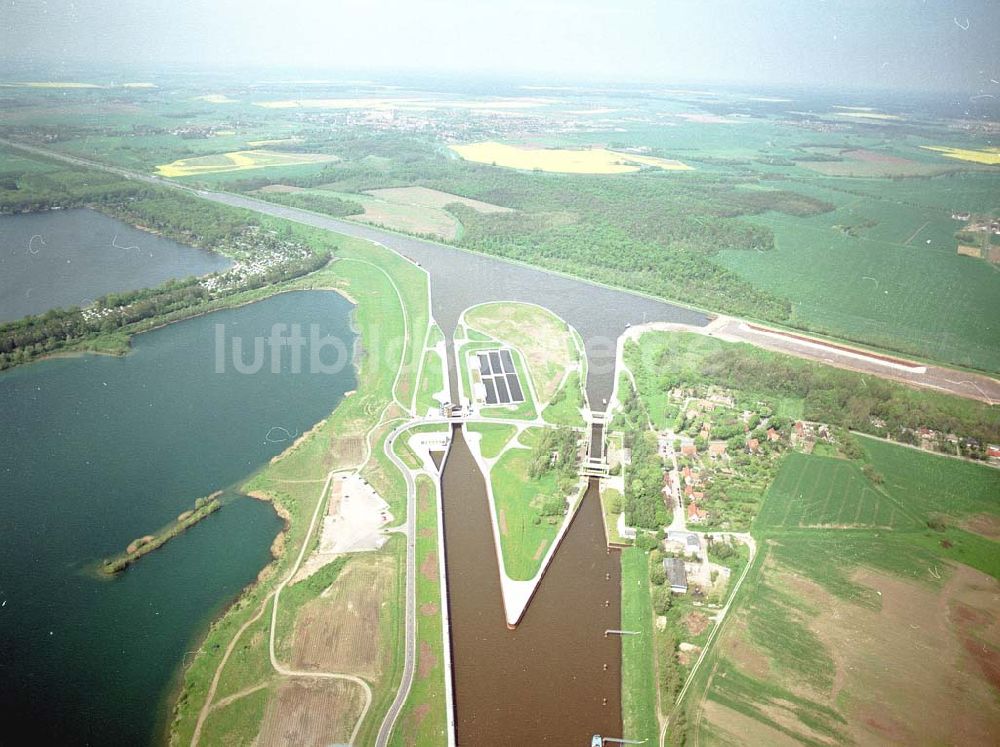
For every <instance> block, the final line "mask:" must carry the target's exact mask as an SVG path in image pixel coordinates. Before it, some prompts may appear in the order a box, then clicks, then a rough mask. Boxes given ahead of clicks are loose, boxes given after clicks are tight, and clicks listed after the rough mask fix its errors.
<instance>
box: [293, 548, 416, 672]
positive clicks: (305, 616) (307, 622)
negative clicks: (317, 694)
mask: <svg viewBox="0 0 1000 747" xmlns="http://www.w3.org/2000/svg"><path fill="white" fill-rule="evenodd" d="M396 583H397V581H396V578H395V568H394V565H393V561H392V558H390V557H385V556H381V555H375V554H370V555H357V556H355V557H354V558H353V559H352V560H351V562H350V563H349V564H348V565H347V567H346V568H345V569H344V571H343V573H341V574H340V576H339V577H338V579H337V581H336V582H335V583H334V584H333V586H332V587H330V589H328V590H327V591H325V592H323V595H322V596H320V597H318V598H317V599H314V600H312V601H310V602H308V603H307V604H305V605H304V606H303V608H302V611H301V613H299V615H298V618H297V619H296V621H295V633H294V638H293V641H292V662H293V666H294V667H295V668H296V669H302V670H306V671H308V670H318V671H328V672H345V673H351V674H357V675H360V676H363V677H367V678H371V679H375V680H377V679H378V678H379V677H380V676H381V674H382V671H383V665H384V659H385V653H386V652H384V651H382V648H381V640H380V630H381V628H380V625H379V620H380V617H381V614H382V609H383V607H384V606H385V605H387V604H391V603H392V602H391V600H392V598H393V596H394V594H395V593H396V591H395V587H396Z"/></svg>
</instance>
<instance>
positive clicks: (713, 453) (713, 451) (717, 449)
mask: <svg viewBox="0 0 1000 747" xmlns="http://www.w3.org/2000/svg"><path fill="white" fill-rule="evenodd" d="M708 455H709V456H710V457H711V458H712V459H720V458H722V457H725V456H726V442H725V441H712V443H710V444H709V445H708Z"/></svg>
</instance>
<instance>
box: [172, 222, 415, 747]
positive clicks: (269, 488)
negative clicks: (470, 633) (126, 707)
mask: <svg viewBox="0 0 1000 747" xmlns="http://www.w3.org/2000/svg"><path fill="white" fill-rule="evenodd" d="M338 242H339V243H340V246H341V249H340V251H339V253H338V254H339V256H340V257H342V258H344V260H343V261H337V262H335V263H333V264H332V265H330V266H328V267H327V268H325V269H324V270H322V271H321V272H318V273H315V274H314V275H311V276H309V277H307V278H303V279H300V280H298V281H296V282H295V283H294V284H292V285H293V286H294V287H297V288H336V289H340V290H343V291H344V292H345V293H347V294H348V295H349V296H350V297H351V298H352V299H353V300H354V301H355V303H356V304H357V308H356V311H355V324H356V326H357V328H358V331H359V333H360V337H361V342H362V345H363V349H362V354H361V356H360V358H359V360H358V366H359V371H358V389H357V392H356V393H355V394H353V395H352V396H349V397H347V398H345V399H344V400H343V402H342V403H341V404H340V406H338V407H337V409H336V410H335V411H334V412H333V414H332V415H331V416H330V417H329V418H327V419H326V420H324V421H322V422H321V423H319V424H318V425H317V426H316V427H315V428H314V429H313V430H312V431H310V432H309V433H308V434H307V435H306V436H305V437H304V438H303V439H301V440H300V441H299V442H297V443H296V444H295V445H294V446H293V447H292V448H290V449H289V450H288V451H286V452H284V453H283V454H282V455H281V456H280V457H278V458H276V459H274V460H272V462H271V463H270V464H268V465H267V466H266V467H264V468H263V469H262V470H260V471H259V472H258V473H257V474H255V475H253V476H252V477H251V478H250V479H248V480H247V482H246V483H245V485H244V486H243V490H244V492H248V493H251V492H252V493H254V494H255V495H257V496H258V497H265V498H268V499H270V500H271V501H273V503H274V505H275V509H276V510H277V511H278V512H279V514H280V515H281V516H282V517H283V518H284V519H285V529H284V531H283V532H282V534H281V535H279V538H278V540H276V543H275V547H274V552H275V560H274V562H273V563H272V564H271V565H270V566H268V567H267V568H266V569H264V570H263V571H262V572H261V574H260V577H259V579H258V582H257V583H256V584H254V585H252V586H251V587H249V588H248V589H246V590H245V591H244V593H243V594H242V595H241V596H240V597H239V599H237V600H236V602H234V604H233V605H232V606H231V607H230V608H229V609H228V610H227V611H226V612H225V613H224V614H223V615H222V616H221V617H220V618H219V619H217V620H216V621H215V622H214V623H213V624H212V626H211V627H210V629H209V630H208V632H207V634H206V636H205V639H204V640H203V641H202V643H201V646H200V647H199V649H198V653H197V654H196V655H195V656H194V658H193V659H192V660H191V661H190V664H189V665H188V667H187V669H186V671H185V672H184V676H183V682H182V684H181V689H180V692H179V695H178V699H177V703H176V707H175V712H174V721H173V724H172V726H171V730H170V742H171V743H172V744H185V745H186V744H190V742H191V739H192V735H193V733H194V729H195V725H196V723H197V721H198V717H199V713H200V712H201V710H202V706H203V705H204V704H205V700H206V698H207V696H208V692H209V688H210V686H211V684H212V681H213V678H214V677H215V675H216V672H217V670H219V669H220V665H221V664H222V662H223V657H224V656H225V654H226V651H227V648H228V647H229V646H230V643H231V642H232V641H234V638H236V636H237V635H238V634H239V637H238V639H237V640H235V643H234V647H233V649H232V654H231V655H230V656H229V658H228V660H226V663H225V667H223V668H222V669H221V671H220V672H219V682H218V688H217V690H216V692H215V697H214V699H213V703H215V704H219V701H220V699H222V698H227V697H229V696H233V700H232V701H227V702H226V703H225V704H221V705H220V707H218V708H217V709H213V710H212V711H211V712H210V714H209V715H208V717H207V719H206V721H205V724H204V727H203V731H202V734H203V743H205V744H207V743H209V742H208V741H207V735H209V734H212V735H215V736H218V739H215V738H214V736H213V740H212V743H222V742H224V741H226V740H227V739H228V740H231V741H233V743H246V742H248V741H252V739H253V738H254V737H255V736H256V735H257V733H258V731H259V728H260V724H261V723H262V720H263V718H264V713H265V710H266V708H267V704H268V702H269V701H270V700H271V697H270V695H269V696H268V697H262V696H261V695H260V693H262V692H268V693H273V690H274V689H275V687H276V682H278V681H279V680H280V678H278V677H277V675H276V674H275V673H274V671H273V669H272V668H271V665H270V661H269V658H268V644H267V638H268V634H269V626H270V608H269V607H268V609H267V610H266V611H264V612H263V614H260V616H259V617H257V619H256V620H254V618H255V617H256V616H257V615H258V613H260V612H261V611H262V608H263V607H264V605H265V603H266V601H267V600H268V599H269V598H270V596H271V595H272V593H273V591H274V589H275V588H276V586H277V584H278V583H279V582H280V581H281V580H282V579H284V578H285V577H286V576H287V575H288V572H289V571H290V569H291V567H292V563H293V562H294V560H295V557H296V556H297V554H298V552H299V550H300V548H301V547H302V546H303V544H309V545H312V544H314V543H315V542H316V536H315V534H314V535H313V536H311V537H310V536H307V529H308V527H309V522H310V520H311V517H312V515H313V512H314V510H315V509H316V507H317V502H318V501H321V500H323V499H324V496H321V495H320V492H321V490H320V488H321V487H322V485H323V483H324V481H325V479H326V475H327V473H328V472H330V471H331V470H335V469H345V468H349V467H352V466H355V465H358V464H360V463H361V461H362V460H363V459H364V457H365V454H366V453H367V446H366V445H365V438H366V434H367V432H368V431H369V429H370V428H371V427H372V426H373V425H374V424H375V421H376V420H377V418H378V417H379V415H380V414H381V413H382V412H383V411H384V410H385V409H386V407H387V406H388V405H389V404H390V403H391V402H392V400H393V398H394V396H395V395H396V394H397V393H399V394H400V395H404V393H405V392H406V391H412V387H413V386H414V382H413V379H414V378H415V375H416V370H417V365H418V364H419V354H420V352H421V351H419V343H418V344H417V345H408V346H406V347H405V349H404V346H403V345H402V344H400V338H401V337H402V335H403V330H404V328H407V327H408V332H409V337H410V340H411V341H412V340H418V341H420V343H422V341H423V340H424V339H425V336H426V332H427V326H426V325H427V323H428V311H427V281H426V276H425V275H424V273H423V272H422V271H420V270H419V269H417V268H416V267H414V266H413V265H412V264H411V263H409V262H406V261H405V260H403V259H401V258H400V257H398V256H397V255H395V254H392V253H391V252H388V251H387V250H384V249H382V248H380V247H376V246H373V245H371V244H369V243H368V242H364V241H360V240H354V239H349V238H346V237H345V238H338ZM348 259H350V260H361V261H347V260H348ZM372 263H374V264H372ZM387 275H388V276H389V277H391V278H393V279H394V280H395V282H396V285H397V287H398V288H399V290H400V293H401V295H402V296H403V300H404V303H405V304H406V309H407V321H408V325H404V316H403V312H402V309H401V308H400V304H399V300H398V299H397V296H396V293H395V291H394V289H393V286H392V284H391V283H390V281H389V277H387ZM401 361H402V364H403V372H402V374H401V376H400V378H399V382H398V385H397V386H394V381H395V377H396V371H397V368H398V366H399V364H400V362H401ZM401 398H402V399H404V401H406V400H405V396H401ZM372 448H373V449H375V451H374V452H373V454H372V461H373V462H374V461H375V460H376V459H378V458H379V457H378V455H380V454H381V444H380V442H379V441H378V440H377V439H376V443H374V444H373V446H372ZM389 467H390V468H391V469H392V470H393V472H394V471H395V468H393V467H391V465H389ZM387 474H388V473H387ZM399 483H402V480H401V479H400V480H399ZM373 484H374V483H373ZM389 487H390V490H389V491H387V493H386V494H385V495H384V496H383V497H385V499H386V500H387V501H388V502H389V503H390V506H392V509H393V511H394V513H396V514H397V515H402V513H401V511H400V509H401V508H402V507H403V506H404V505H405V485H403V487H402V490H403V492H402V495H400V494H399V492H398V491H399V489H400V488H399V484H397V483H395V482H394V483H392V484H391V485H390V486H389ZM396 544H398V543H396ZM390 545H393V543H389V545H387V548H389V546H390ZM390 550H391V548H390ZM402 586H403V585H402V584H400V587H402ZM401 604H402V598H401V596H400V597H399V598H394V599H393V600H392V604H391V605H390V606H393V607H397V609H394V610H390V611H389V613H387V614H390V615H394V616H395V617H396V619H397V620H398V619H399V618H401V616H402V613H401V609H402V607H401ZM244 626H246V627H244ZM241 631H242V632H241ZM387 636H388V637H386V638H384V639H383V640H394V638H393V637H392V636H391V635H388V633H387ZM395 649H396V651H395V654H394V655H396V656H397V658H399V657H398V655H399V651H400V650H401V649H399V647H398V646H397V647H395ZM395 679H398V676H397V675H393V676H391V677H390V676H387V677H386V679H385V680H384V685H382V686H380V687H381V688H389V689H390V690H391V685H390V683H393V682H395ZM261 686H263V688H264V689H256V688H258V687H261ZM378 690H379V688H377V692H376V697H375V702H374V703H373V707H372V710H371V711H370V712H369V714H368V717H367V718H366V722H365V727H364V728H365V730H367V729H368V728H370V727H371V724H372V723H375V727H374V728H376V729H377V723H378V722H379V721H380V720H381V717H382V714H383V713H384V709H385V707H386V705H387V703H388V701H387V700H386V698H385V697H384V696H383V695H381V694H379V692H378ZM243 695H245V696H246V697H243ZM389 701H391V696H389ZM380 709H381V710H380ZM365 733H367V731H366V732H365ZM245 735H249V737H250V738H249V739H243V738H242V737H243V736H245Z"/></svg>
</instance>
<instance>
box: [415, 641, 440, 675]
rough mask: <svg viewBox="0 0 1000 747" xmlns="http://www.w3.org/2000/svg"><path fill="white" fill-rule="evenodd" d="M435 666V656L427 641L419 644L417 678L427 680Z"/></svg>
mask: <svg viewBox="0 0 1000 747" xmlns="http://www.w3.org/2000/svg"><path fill="white" fill-rule="evenodd" d="M436 666H437V655H436V654H435V653H434V649H432V648H431V647H430V645H429V644H428V643H427V641H421V642H420V654H419V655H418V657H417V677H419V678H420V679H422V680H424V679H427V678H428V677H429V676H430V674H431V672H433V671H434V667H436Z"/></svg>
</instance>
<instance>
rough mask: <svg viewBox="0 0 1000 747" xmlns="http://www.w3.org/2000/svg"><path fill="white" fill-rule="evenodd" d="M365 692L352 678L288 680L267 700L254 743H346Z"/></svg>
mask: <svg viewBox="0 0 1000 747" xmlns="http://www.w3.org/2000/svg"><path fill="white" fill-rule="evenodd" d="M363 704H364V694H363V692H362V690H361V688H360V687H359V686H358V685H356V684H354V683H352V682H336V681H334V682H319V681H307V680H290V681H287V682H284V683H282V684H281V685H280V686H279V687H278V689H277V691H276V692H275V694H274V695H273V696H272V697H271V699H270V700H269V701H268V704H267V710H266V711H265V713H264V723H263V724H262V725H261V730H260V734H259V735H258V737H257V743H258V744H262V745H268V747H278V746H279V745H289V747H291V746H292V745H294V747H307V746H309V745H316V747H325V746H326V745H330V744H347V743H348V742H349V741H350V738H351V732H352V730H353V729H354V724H355V722H356V721H357V719H358V716H359V715H360V714H361V708H362V706H363Z"/></svg>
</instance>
